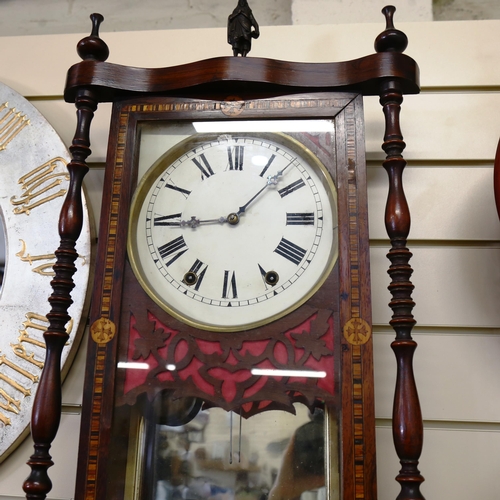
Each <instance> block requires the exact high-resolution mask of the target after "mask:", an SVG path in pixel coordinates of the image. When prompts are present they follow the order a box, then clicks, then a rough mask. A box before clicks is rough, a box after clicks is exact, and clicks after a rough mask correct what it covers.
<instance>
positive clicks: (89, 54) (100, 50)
mask: <svg viewBox="0 0 500 500" xmlns="http://www.w3.org/2000/svg"><path fill="white" fill-rule="evenodd" d="M90 19H91V20H92V32H91V33H90V35H89V36H86V37H85V38H82V39H81V40H80V41H79V42H78V44H77V46H76V51H77V52H78V55H79V56H80V57H81V58H82V59H83V60H86V59H94V60H96V61H105V60H106V59H107V58H108V56H109V48H108V46H107V45H106V42H105V41H104V40H102V39H101V38H99V26H100V25H101V23H102V22H103V21H104V17H103V16H102V15H101V14H91V15H90Z"/></svg>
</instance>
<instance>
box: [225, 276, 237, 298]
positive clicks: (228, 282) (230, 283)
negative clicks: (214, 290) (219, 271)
mask: <svg viewBox="0 0 500 500" xmlns="http://www.w3.org/2000/svg"><path fill="white" fill-rule="evenodd" d="M230 293H231V295H232V298H233V299H236V298H237V297H238V290H237V289H236V274H235V272H234V271H233V272H231V271H224V283H223V285H222V298H223V299H228V298H229V294H230Z"/></svg>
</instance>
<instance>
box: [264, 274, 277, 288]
mask: <svg viewBox="0 0 500 500" xmlns="http://www.w3.org/2000/svg"><path fill="white" fill-rule="evenodd" d="M279 280H280V276H279V274H278V273H277V272H276V271H268V272H267V273H266V274H265V276H264V281H265V282H266V283H267V284H268V285H271V286H274V285H276V284H277V283H278V281H279Z"/></svg>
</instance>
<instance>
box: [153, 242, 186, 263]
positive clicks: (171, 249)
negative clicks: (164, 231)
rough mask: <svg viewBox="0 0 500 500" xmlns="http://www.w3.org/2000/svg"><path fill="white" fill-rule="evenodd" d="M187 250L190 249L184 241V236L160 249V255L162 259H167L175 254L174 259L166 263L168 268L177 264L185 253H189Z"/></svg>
mask: <svg viewBox="0 0 500 500" xmlns="http://www.w3.org/2000/svg"><path fill="white" fill-rule="evenodd" d="M187 250H188V247H187V245H186V242H185V241H184V236H179V237H178V238H175V239H173V240H172V241H169V242H168V243H165V245H162V246H161V247H158V253H159V254H160V257H161V258H162V259H166V258H167V257H168V256H170V255H172V254H174V255H173V257H172V258H171V259H170V260H169V261H168V262H167V263H166V265H167V267H168V266H169V265H170V264H172V263H173V262H175V261H176V260H177V259H178V258H179V257H180V256H181V255H182V254H183V253H185V252H187ZM176 252H177V253H176Z"/></svg>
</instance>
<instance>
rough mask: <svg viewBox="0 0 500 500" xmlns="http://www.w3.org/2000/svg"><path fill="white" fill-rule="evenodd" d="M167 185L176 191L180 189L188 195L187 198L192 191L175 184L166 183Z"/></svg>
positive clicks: (180, 191)
mask: <svg viewBox="0 0 500 500" xmlns="http://www.w3.org/2000/svg"><path fill="white" fill-rule="evenodd" d="M165 187H166V188H168V189H173V190H174V191H178V192H179V193H182V194H184V195H186V198H187V197H188V196H189V195H190V194H191V191H188V190H187V189H183V188H181V187H179V186H174V185H173V184H165Z"/></svg>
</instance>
